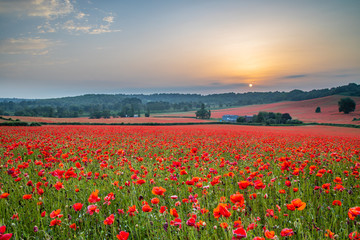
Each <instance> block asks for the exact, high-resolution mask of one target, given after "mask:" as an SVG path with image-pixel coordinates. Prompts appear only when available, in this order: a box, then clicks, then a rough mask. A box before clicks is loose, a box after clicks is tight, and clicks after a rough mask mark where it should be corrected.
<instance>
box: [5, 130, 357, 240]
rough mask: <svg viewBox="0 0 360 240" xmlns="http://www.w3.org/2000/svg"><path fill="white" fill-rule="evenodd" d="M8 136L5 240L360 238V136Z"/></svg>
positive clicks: (243, 132) (16, 133)
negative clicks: (28, 239)
mask: <svg viewBox="0 0 360 240" xmlns="http://www.w3.org/2000/svg"><path fill="white" fill-rule="evenodd" d="M0 134H1V138H0V139H1V140H0V176H1V178H0V212H1V217H2V222H1V225H3V226H1V227H0V240H2V239H10V238H12V236H13V234H16V236H17V237H18V238H23V239H26V238H38V239H41V238H43V239H45V238H48V237H49V236H51V237H52V238H53V239H64V238H67V239H76V238H95V236H96V237H99V238H102V239H145V238H147V239H159V238H164V239H168V238H179V239H185V238H186V239H201V238H208V239H213V238H218V239H231V238H232V239H243V238H246V239H253V240H260V239H262V240H264V239H282V238H283V239H287V238H289V239H291V238H294V239H326V238H327V239H336V238H338V239H357V240H360V232H359V230H358V223H359V220H360V207H359V205H360V202H359V201H358V196H359V195H360V183H359V179H360V174H359V169H360V154H359V150H360V148H359V146H360V137H358V138H356V137H352V138H351V137H335V136H312V135H304V134H300V133H292V134H283V135H279V134H278V132H277V133H271V132H266V133H264V132H262V131H261V129H260V128H256V127H249V128H246V127H243V126H228V125H221V126H211V125H209V126H176V127H174V126H166V127H151V126H136V127H135V126H43V127H28V128H27V127H2V128H0Z"/></svg>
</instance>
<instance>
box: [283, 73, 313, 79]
mask: <svg viewBox="0 0 360 240" xmlns="http://www.w3.org/2000/svg"><path fill="white" fill-rule="evenodd" d="M307 76H308V75H306V74H299V75H289V76H284V77H283V78H285V79H288V78H290V79H292V78H303V77H307Z"/></svg>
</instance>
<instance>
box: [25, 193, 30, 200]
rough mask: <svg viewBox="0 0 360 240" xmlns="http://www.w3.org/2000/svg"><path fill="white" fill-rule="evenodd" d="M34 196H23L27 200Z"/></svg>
mask: <svg viewBox="0 0 360 240" xmlns="http://www.w3.org/2000/svg"><path fill="white" fill-rule="evenodd" d="M31 198H32V194H25V195H24V196H23V199H25V200H29V199H31Z"/></svg>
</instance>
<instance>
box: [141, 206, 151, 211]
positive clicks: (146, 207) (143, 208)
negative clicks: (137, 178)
mask: <svg viewBox="0 0 360 240" xmlns="http://www.w3.org/2000/svg"><path fill="white" fill-rule="evenodd" d="M142 210H143V212H151V211H152V208H151V207H150V206H149V205H148V204H145V205H144V206H143V207H142Z"/></svg>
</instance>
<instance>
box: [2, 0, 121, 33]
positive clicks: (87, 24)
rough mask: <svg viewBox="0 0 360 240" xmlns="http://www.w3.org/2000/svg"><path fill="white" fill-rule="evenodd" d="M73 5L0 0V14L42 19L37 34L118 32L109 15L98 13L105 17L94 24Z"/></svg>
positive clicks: (58, 1)
mask: <svg viewBox="0 0 360 240" xmlns="http://www.w3.org/2000/svg"><path fill="white" fill-rule="evenodd" d="M75 4H76V2H75V1H71V0H16V1H14V0H0V14H9V15H10V16H16V15H20V16H27V17H38V18H42V19H44V22H43V23H41V24H40V25H39V26H37V30H38V32H39V33H54V32H58V31H60V30H65V31H67V32H69V33H84V34H101V33H111V32H119V31H120V30H114V29H111V24H113V23H114V22H115V18H114V16H112V15H111V14H110V13H105V14H104V13H103V12H102V11H100V12H101V14H103V15H105V16H104V17H103V18H102V22H96V20H95V21H94V19H95V18H91V16H90V14H88V13H85V12H83V11H80V10H78V9H77V7H76V5H75ZM14 14H15V15H14ZM91 20H92V21H91Z"/></svg>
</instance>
